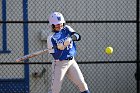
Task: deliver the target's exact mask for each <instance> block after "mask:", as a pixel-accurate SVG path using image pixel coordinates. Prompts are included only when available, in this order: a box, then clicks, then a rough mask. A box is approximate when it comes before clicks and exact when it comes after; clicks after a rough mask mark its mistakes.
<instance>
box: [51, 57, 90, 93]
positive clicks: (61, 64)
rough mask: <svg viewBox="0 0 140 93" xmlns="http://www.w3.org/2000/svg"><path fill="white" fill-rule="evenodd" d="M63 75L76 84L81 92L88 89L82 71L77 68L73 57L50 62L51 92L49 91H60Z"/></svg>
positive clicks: (54, 92) (57, 92)
mask: <svg viewBox="0 0 140 93" xmlns="http://www.w3.org/2000/svg"><path fill="white" fill-rule="evenodd" d="M65 75H67V77H68V78H69V79H70V80H71V81H72V82H74V84H76V86H77V87H78V88H79V90H80V91H81V92H83V91H85V90H88V87H87V84H86V82H85V80H84V77H83V75H82V72H81V70H80V69H79V66H78V64H77V62H76V61H75V60H74V59H73V60H64V61H57V62H53V63H52V83H51V92H49V93H60V90H61V86H62V82H63V79H64V76H65Z"/></svg>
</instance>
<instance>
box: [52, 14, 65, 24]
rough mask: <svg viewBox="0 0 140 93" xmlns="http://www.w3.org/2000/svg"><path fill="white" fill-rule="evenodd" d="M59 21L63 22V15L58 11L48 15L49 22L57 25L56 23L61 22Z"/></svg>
mask: <svg viewBox="0 0 140 93" xmlns="http://www.w3.org/2000/svg"><path fill="white" fill-rule="evenodd" d="M61 23H65V19H64V17H63V15H62V14H61V13H59V12H53V13H52V14H51V15H50V17H49V24H50V25H57V24H61Z"/></svg>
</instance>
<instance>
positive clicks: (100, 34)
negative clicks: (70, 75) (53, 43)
mask: <svg viewBox="0 0 140 93" xmlns="http://www.w3.org/2000/svg"><path fill="white" fill-rule="evenodd" d="M138 3H139V2H138V0H1V1H0V93H47V92H48V90H49V89H50V83H51V62H52V60H53V58H52V56H51V55H50V54H48V53H46V54H43V55H39V56H37V57H34V58H31V59H29V60H26V61H24V62H23V63H16V62H15V60H16V59H17V58H19V57H21V56H24V55H26V54H30V53H33V52H36V51H38V50H42V49H45V48H46V47H47V36H48V34H49V33H50V32H51V28H50V26H49V24H48V16H49V15H50V13H51V12H53V11H59V12H61V13H62V14H63V15H64V17H65V20H66V22H67V23H66V24H67V25H70V26H71V27H72V28H73V29H74V30H75V31H76V32H78V33H80V35H81V36H82V39H81V41H80V42H76V45H77V56H76V60H77V62H78V64H79V67H80V69H81V70H82V73H83V75H84V77H85V80H86V82H87V84H88V86H89V89H90V91H91V93H96V92H98V93H139V90H138V86H139V83H138V82H137V81H136V79H135V73H136V69H137V68H138V62H139V57H140V56H139V18H138V16H139V12H138V11H139V6H138V5H139V4H138ZM108 46H112V47H113V49H114V51H113V54H112V55H107V54H106V53H105V48H106V47H108ZM61 93H79V90H78V88H77V87H76V86H75V85H74V84H73V83H72V82H71V81H70V80H68V79H67V77H65V80H64V82H63V85H62V89H61Z"/></svg>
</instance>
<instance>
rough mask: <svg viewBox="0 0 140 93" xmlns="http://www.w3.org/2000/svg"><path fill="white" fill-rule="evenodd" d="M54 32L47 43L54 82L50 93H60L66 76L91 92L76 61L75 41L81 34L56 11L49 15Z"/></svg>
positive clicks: (82, 89) (82, 91)
mask: <svg viewBox="0 0 140 93" xmlns="http://www.w3.org/2000/svg"><path fill="white" fill-rule="evenodd" d="M49 23H50V25H51V26H52V32H51V33H50V35H49V36H48V39H47V45H48V49H49V53H50V54H52V56H53V58H54V61H53V62H52V83H51V91H49V93H59V92H60V90H61V85H62V82H63V79H64V76H65V75H67V77H68V78H69V79H70V80H72V81H73V82H74V83H75V84H76V85H77V86H78V88H79V90H80V92H81V93H90V92H89V90H88V87H87V84H86V82H85V80H84V77H83V75H82V73H81V70H80V69H79V66H78V64H77V63H76V61H75V59H74V56H75V54H76V45H75V43H74V41H79V40H80V39H81V36H80V35H79V34H78V33H76V32H75V31H74V30H73V29H72V28H71V27H70V26H68V25H65V20H64V17H63V15H62V14H61V13H59V12H54V13H52V14H51V15H50V17H49Z"/></svg>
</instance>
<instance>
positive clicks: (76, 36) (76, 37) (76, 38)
mask: <svg viewBox="0 0 140 93" xmlns="http://www.w3.org/2000/svg"><path fill="white" fill-rule="evenodd" d="M66 28H67V29H68V31H69V32H68V33H69V35H70V37H71V38H72V40H73V41H80V40H81V35H80V34H79V33H77V32H75V30H73V29H72V28H71V27H70V26H68V25H66Z"/></svg>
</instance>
